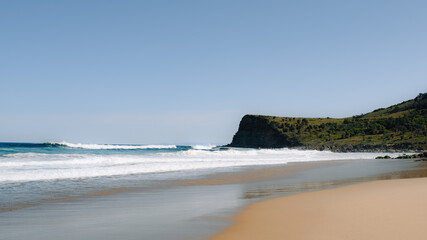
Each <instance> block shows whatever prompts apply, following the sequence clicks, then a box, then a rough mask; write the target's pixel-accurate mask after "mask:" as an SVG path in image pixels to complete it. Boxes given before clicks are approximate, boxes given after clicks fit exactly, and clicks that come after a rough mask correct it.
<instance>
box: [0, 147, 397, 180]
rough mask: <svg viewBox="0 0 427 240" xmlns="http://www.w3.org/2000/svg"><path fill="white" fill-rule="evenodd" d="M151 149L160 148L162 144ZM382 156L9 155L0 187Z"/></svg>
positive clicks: (195, 151)
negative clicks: (15, 184)
mask: <svg viewBox="0 0 427 240" xmlns="http://www.w3.org/2000/svg"><path fill="white" fill-rule="evenodd" d="M60 144H63V143H60ZM67 144H68V145H67V146H69V145H71V146H75V147H77V148H78V147H85V148H89V147H92V148H89V149H112V147H117V145H97V144H90V145H87V144H83V145H75V144H69V143H67ZM63 145H65V144H63ZM147 146H148V145H147ZM147 146H132V145H119V147H146V148H149V147H147ZM152 146H156V147H159V146H160V145H152ZM168 146H169V145H168ZM161 147H164V146H161ZM169 147H172V146H169ZM115 149H116V148H115ZM125 149H132V148H125ZM379 155H383V154H381V153H334V152H328V151H315V150H296V149H274V150H273V149H262V150H259V149H228V150H224V149H221V150H220V149H215V148H210V149H209V148H208V147H194V146H193V147H192V148H191V149H188V150H184V151H172V152H160V153H159V152H150V153H147V154H86V153H74V154H68V153H67V154H59V153H33V152H27V153H10V154H5V155H3V156H2V158H1V159H0V182H27V181H45V180H56V179H75V178H92V177H109V176H118V175H132V174H145V173H161V172H173V171H188V170H199V169H217V168H227V167H243V166H256V165H272V164H286V163H289V162H310V161H323V160H350V159H374V158H375V157H376V156H379ZM388 155H390V156H392V157H396V156H398V154H397V153H395V154H390V153H388Z"/></svg>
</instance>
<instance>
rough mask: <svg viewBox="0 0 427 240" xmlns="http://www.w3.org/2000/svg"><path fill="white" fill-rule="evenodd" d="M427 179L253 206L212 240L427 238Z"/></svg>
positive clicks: (362, 186)
mask: <svg viewBox="0 0 427 240" xmlns="http://www.w3.org/2000/svg"><path fill="white" fill-rule="evenodd" d="M426 199H427V178H416V179H400V180H385V181H376V182H369V183H362V184H357V185H352V186H345V187H341V188H336V189H330V190H323V191H318V192H309V193H301V194H297V195H292V196H287V197H281V198H275V199H270V200H266V201H263V202H259V203H255V204H253V205H250V206H249V207H248V208H246V209H245V210H243V211H242V212H241V213H240V214H238V215H237V217H236V224H234V225H232V226H231V227H229V228H228V229H227V230H226V231H225V232H223V233H220V234H218V235H215V236H213V237H212V238H211V239H212V240H225V239H227V240H229V239H246V240H248V239H249V240H250V239H269V240H272V239H292V240H298V239H316V240H321V239H328V240H331V239H340V240H343V239H387V240H390V239H426V238H427V228H426V226H427V203H426Z"/></svg>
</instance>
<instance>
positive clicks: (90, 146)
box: [45, 142, 176, 150]
mask: <svg viewBox="0 0 427 240" xmlns="http://www.w3.org/2000/svg"><path fill="white" fill-rule="evenodd" d="M45 145H51V146H54V147H68V148H81V149H92V150H96V149H102V150H108V149H126V150H131V149H172V148H176V145H119V144H117V145H116V144H83V143H68V142H59V143H55V142H53V143H45Z"/></svg>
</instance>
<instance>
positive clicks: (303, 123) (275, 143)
mask: <svg viewBox="0 0 427 240" xmlns="http://www.w3.org/2000/svg"><path fill="white" fill-rule="evenodd" d="M227 146H229V147H246V148H283V147H302V148H306V149H317V150H332V151H340V152H341V151H343V152H346V151H405V150H427V93H423V94H419V95H418V96H417V97H416V98H414V99H412V100H408V101H405V102H402V103H399V104H396V105H393V106H391V107H388V108H380V109H377V110H375V111H373V112H370V113H367V114H362V115H358V116H353V117H348V118H297V117H274V116H263V115H245V116H244V117H243V118H242V120H241V122H240V125H239V130H238V131H237V133H236V134H235V135H234V137H233V141H232V142H231V143H230V144H229V145H227Z"/></svg>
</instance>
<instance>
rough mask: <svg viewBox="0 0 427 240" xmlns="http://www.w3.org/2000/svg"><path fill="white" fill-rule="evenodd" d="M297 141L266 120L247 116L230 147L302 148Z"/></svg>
mask: <svg viewBox="0 0 427 240" xmlns="http://www.w3.org/2000/svg"><path fill="white" fill-rule="evenodd" d="M300 145H301V143H299V142H298V140H297V139H295V138H291V137H289V136H287V135H284V134H282V133H281V132H280V131H278V130H277V128H275V127H274V125H273V124H272V122H270V121H268V119H266V118H262V117H258V116H254V115H245V116H244V117H243V118H242V120H241V121H240V124H239V130H238V131H237V133H236V134H235V135H234V137H233V141H232V142H231V143H230V144H229V145H228V146H229V147H246V148H283V147H293V146H300Z"/></svg>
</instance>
